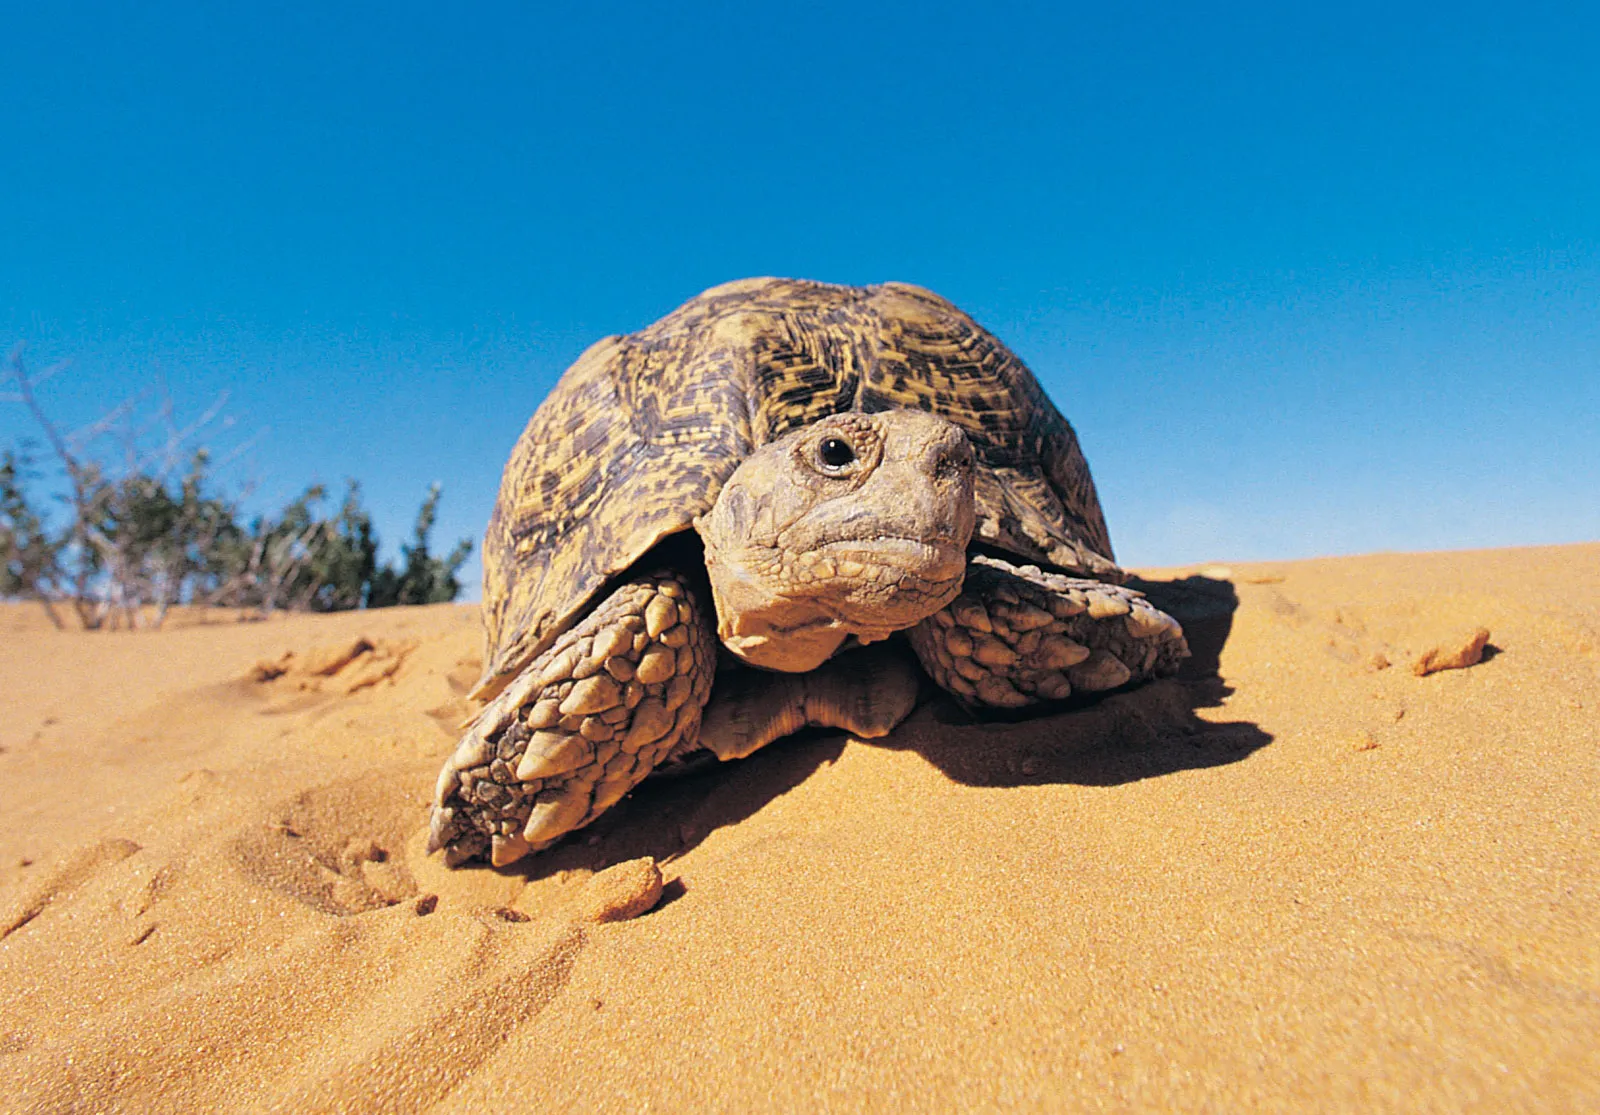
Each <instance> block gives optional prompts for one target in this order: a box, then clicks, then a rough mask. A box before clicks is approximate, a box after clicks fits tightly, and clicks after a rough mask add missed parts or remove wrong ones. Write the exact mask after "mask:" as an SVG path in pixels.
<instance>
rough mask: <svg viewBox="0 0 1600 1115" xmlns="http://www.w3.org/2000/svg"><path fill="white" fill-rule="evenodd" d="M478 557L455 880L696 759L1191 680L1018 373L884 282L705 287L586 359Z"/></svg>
mask: <svg viewBox="0 0 1600 1115" xmlns="http://www.w3.org/2000/svg"><path fill="white" fill-rule="evenodd" d="M483 554H484V580H483V622H484V629H485V636H486V653H485V657H484V667H483V674H482V677H481V679H480V681H479V683H478V686H477V688H476V690H475V691H474V695H475V696H476V697H478V698H480V699H484V700H487V701H488V704H487V705H486V706H485V707H484V708H483V710H482V712H481V713H480V714H479V715H478V716H477V717H476V718H475V719H474V720H472V721H471V722H470V724H469V725H468V726H467V728H466V730H465V734H464V735H463V737H462V739H461V742H460V744H459V745H458V747H457V748H456V750H455V752H454V753H453V754H452V755H451V756H450V758H449V759H448V760H447V761H446V763H445V765H444V769H443V770H442V771H441V772H440V775H439V780H438V783H437V786H436V787H435V795H434V802H433V812H432V820H431V825H430V832H429V843H428V848H429V851H430V852H431V851H437V850H440V849H443V850H444V852H445V856H446V862H447V863H449V864H450V865H451V866H455V865H458V864H460V863H463V862H465V861H467V860H470V859H473V858H477V857H483V856H487V857H488V858H489V859H490V860H491V862H492V863H493V864H494V865H496V866H503V865H506V864H509V863H512V862H514V861H516V860H517V859H519V858H521V857H522V856H524V855H526V854H528V853H530V852H534V851H538V850H541V849H543V848H546V847H548V846H549V845H551V844H552V843H554V842H555V841H557V840H558V839H560V838H561V837H562V836H563V835H565V834H566V833H568V832H570V831H572V830H574V829H577V828H581V827H583V826H584V825H587V824H589V823H590V822H591V821H593V820H594V819H595V818H596V817H598V816H599V815H600V814H601V813H602V812H603V811H605V810H606V809H607V808H609V807H610V806H611V805H613V804H615V803H616V802H617V801H618V800H619V799H621V798H622V797H623V796H624V795H625V794H627V793H628V792H629V791H630V790H632V789H633V788H634V786H636V785H637V784H638V783H639V782H640V781H641V780H642V779H643V778H645V776H646V775H648V774H650V773H651V772H652V771H653V770H655V769H656V768H658V767H663V766H664V767H665V768H671V767H674V766H677V765H679V764H681V763H682V762H684V761H685V757H686V756H689V755H690V753H692V752H700V751H703V752H708V753H709V754H710V755H714V756H715V757H716V758H718V759H722V760H727V759H734V758H740V757H743V756H745V755H748V754H750V753H751V752H753V751H755V750H756V749H757V748H759V747H762V746H764V745H765V744H767V743H769V742H771V741H772V740H774V739H777V738H780V737H782V736H785V735H788V734H790V733H792V732H794V731H797V730H799V729H801V728H804V727H807V726H819V727H826V728H839V729H844V730H845V731H848V732H850V733H853V734H856V735H858V736H862V737H867V738H872V737H878V736H882V735H885V734H887V733H888V732H889V731H891V730H892V729H893V728H894V727H895V726H896V725H897V724H898V723H899V722H900V721H901V720H903V719H904V718H905V717H906V716H908V715H909V714H910V712H911V711H912V709H913V708H914V706H915V704H916V701H917V699H918V692H919V686H922V685H923V684H924V680H923V679H924V676H925V677H926V678H928V679H931V681H932V682H933V683H934V684H935V685H937V686H938V687H940V688H942V689H943V690H945V691H946V692H948V693H949V694H950V695H951V696H952V697H953V698H954V699H955V700H956V701H957V702H959V703H960V704H962V705H963V706H965V707H966V708H968V709H969V710H972V711H973V712H975V713H979V714H981V713H984V712H986V711H994V712H997V713H1010V714H1023V715H1025V714H1026V712H1025V711H1024V710H1028V709H1030V708H1037V709H1044V708H1050V707H1054V706H1057V705H1059V704H1060V702H1062V701H1065V700H1067V699H1069V698H1072V697H1074V695H1085V694H1096V693H1102V692H1105V691H1107V690H1111V689H1116V688H1119V687H1122V686H1126V685H1130V684H1133V683H1136V682H1140V681H1143V680H1145V679H1148V678H1150V677H1153V676H1155V675H1160V674H1166V673H1170V672H1172V671H1173V670H1175V669H1176V667H1177V665H1178V664H1179V662H1180V661H1181V660H1182V658H1183V657H1184V656H1186V655H1187V654H1188V648H1187V646H1186V644H1185V642H1184V637H1183V632H1182V628H1181V627H1180V625H1179V624H1178V622H1177V621H1176V620H1174V619H1173V618H1171V617H1170V616H1168V615H1166V614H1165V613H1163V612H1161V611H1160V610H1158V609H1157V608H1156V607H1154V606H1153V605H1151V604H1150V603H1149V602H1148V601H1147V600H1146V599H1145V598H1144V597H1143V595H1142V594H1140V593H1138V592H1136V591H1134V590H1132V589H1131V588H1128V587H1127V586H1126V585H1125V581H1126V579H1127V578H1126V576H1125V574H1124V573H1123V572H1122V571H1121V570H1120V569H1119V568H1118V567H1117V565H1116V563H1115V561H1114V559H1113V556H1112V549H1111V539H1110V537H1109V535H1108V534H1107V531H1106V524H1105V517H1104V515H1103V514H1102V512H1101V509H1100V503H1099V498H1098V496H1097V495H1096V493H1095V487H1094V482H1093V480H1092V479H1091V477H1090V475H1089V468H1088V465H1087V463H1086V462H1085V461H1084V458H1083V453H1082V451H1081V450H1080V448H1079V445H1078V439H1077V436H1076V434H1074V432H1073V429H1072V427H1071V426H1070V425H1069V424H1068V422H1067V420H1066V419H1065V418H1063V417H1062V415H1061V413H1060V412H1059V411H1058V410H1057V409H1056V407H1055V406H1054V405H1053V404H1052V403H1051V401H1050V399H1049V398H1048V397H1047V396H1046V395H1045V392H1044V390H1043V389H1042V388H1041V387H1040V385H1039V383H1038V381H1037V380H1036V379H1035V378H1034V376H1033V374H1032V373H1031V372H1030V371H1029V370H1028V369H1027V368H1026V367H1025V366H1024V365H1023V363H1022V361H1020V360H1019V359H1018V358H1017V357H1016V356H1014V355H1013V354H1012V353H1011V352H1010V351H1009V350H1008V349H1007V348H1006V347H1005V345H1003V344H1002V343H1001V342H1000V341H999V340H998V339H997V338H995V337H994V336H993V335H992V334H990V333H989V332H987V331H986V330H984V329H983V328H982V327H981V326H979V325H978V324H977V323H976V322H974V321H973V320H972V319H971V318H970V317H968V316H967V315H966V314H964V313H963V312H961V311H960V310H959V309H957V308H956V307H955V306H953V305H952V304H951V303H949V302H947V301H945V300H944V299H943V298H940V297H939V296H938V295H936V294H933V293H932V292H930V291H927V290H924V289H922V288H920V287H916V286H911V285H909V284H905V283H883V284H881V285H876V286H865V287H850V286H835V285H830V284H826V283H818V282H807V281H798V280H785V279H749V280H744V281H740V282H733V283H727V284H724V285H722V286H718V287H714V288H712V289H711V290H708V291H706V292H705V293H704V294H701V295H700V296H699V297H697V298H693V299H691V300H690V301H689V302H687V303H685V304H684V305H683V306H681V307H679V308H678V309H677V310H674V311H673V312H672V313H670V314H668V315H667V316H666V317H664V318H662V319H661V320H660V321H658V322H656V323H655V324H653V325H650V326H648V327H647V328H645V329H642V330H640V331H639V332H637V333H632V334H629V335H627V336H614V337H607V338H605V339H603V340H601V341H599V342H597V343H596V344H594V345H593V346H592V347H590V348H589V349H588V350H587V351H585V352H584V353H583V354H582V355H581V356H580V357H579V358H578V360H577V362H576V363H575V364H573V365H572V367H571V368H569V369H568V370H567V371H566V373H565V374H564V375H563V376H562V377H561V379H560V381H559V382H558V383H557V384H556V386H555V388H554V389H553V390H552V391H551V393H550V395H549V397H548V398H546V399H545V401H544V403H543V404H542V405H541V406H540V407H539V408H538V409H537V411H536V412H535V413H534V415H533V417H532V419H531V420H530V421H529V422H528V425H527V428H526V429H525V430H524V432H523V434H522V437H521V439H520V440H519V441H518V442H517V444H516V447H515V448H514V449H513V450H512V453H511V459H510V461H509V462H508V464H507V465H506V469H505V474H504V477H503V479H502V481H501V485H500V493H499V499H498V501H497V502H496V504H495V508H494V512H493V514H492V516H491V518H490V522H489V527H488V531H487V534H486V536H485V539H484V550H483ZM901 632H903V633H904V635H903V636H897V637H895V638H892V639H891V638H890V637H891V636H896V633H901ZM907 648H909V652H910V653H908V652H907ZM913 654H914V655H915V658H914V659H913V658H912V657H911V656H912V655H913ZM916 662H920V667H921V668H920V670H919V669H918V667H917V665H916V664H915V663H916Z"/></svg>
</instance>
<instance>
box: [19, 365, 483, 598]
mask: <svg viewBox="0 0 1600 1115" xmlns="http://www.w3.org/2000/svg"><path fill="white" fill-rule="evenodd" d="M10 376H11V380H12V382H13V384H14V385H15V387H16V393H15V396H14V397H15V399H16V400H17V401H19V402H21V403H22V404H23V405H24V406H26V407H27V408H28V410H29V412H30V413H31V414H32V415H33V417H34V419H35V420H36V421H37V422H38V424H39V426H40V429H41V431H42V432H43V434H44V436H45V440H46V442H47V443H48V444H49V446H50V448H51V450H52V451H53V454H54V457H55V459H56V461H57V463H58V464H59V465H60V468H61V471H62V474H63V477H64V479H65V481H66V484H65V487H66V491H65V493H64V494H63V495H62V496H61V497H60V499H59V505H60V512H61V513H60V514H59V515H56V516H50V515H48V514H46V513H44V512H43V511H42V510H41V509H40V508H39V507H38V505H37V504H36V502H35V501H34V500H33V498H32V495H31V485H33V484H34V483H36V482H37V481H38V480H39V479H40V473H39V471H38V469H37V468H36V467H35V466H34V463H33V458H32V456H31V455H30V453H29V452H28V448H29V447H28V446H23V447H22V448H21V449H20V450H19V449H16V448H7V449H6V450H4V452H3V454H0V597H9V598H21V599H33V600H37V601H39V602H40V603H41V604H43V605H44V607H45V609H46V610H47V611H48V612H49V613H50V617H51V619H52V621H54V622H55V623H56V624H57V625H58V626H60V625H61V619H60V613H59V611H58V610H57V609H56V607H55V605H56V604H58V603H66V604H68V605H70V607H71V609H72V611H73V613H74V614H75V615H76V616H77V618H78V620H79V622H80V623H81V624H82V626H84V627H85V628H90V629H94V628H100V627H104V626H118V625H120V624H122V623H126V624H127V625H128V626H159V625H160V623H161V622H162V620H163V619H164V618H165V617H166V615H167V612H168V610H169V609H170V608H171V607H172V606H173V605H174V604H179V603H187V604H201V605H222V606H228V607H233V608H239V609H245V610H248V611H249V612H251V613H255V614H262V613H268V612H272V611H276V610H280V609H285V610H295V611H321V612H332V611H342V610H346V609H350V608H362V607H368V608H378V607H385V606H388V605H393V604H434V603H442V602H446V601H450V600H454V599H455V598H456V597H457V596H458V595H459V594H460V591H461V583H460V581H459V580H458V578H457V574H458V573H459V572H460V569H461V566H462V565H463V564H465V562H466V560H467V558H468V557H469V556H470V555H471V553H472V544H471V542H469V541H466V540H465V539H463V540H462V541H461V542H459V543H458V544H457V545H456V547H455V548H454V549H453V550H451V551H450V553H449V555H448V556H446V557H444V558H436V557H433V556H432V554H431V553H430V551H429V535H430V533H431V532H432V530H433V525H434V522H435V520H436V518H437V515H438V507H439V500H440V496H441V493H440V488H439V485H437V484H435V485H433V486H432V487H431V488H429V490H428V494H427V496H426V497H425V498H424V500H423V503H422V508H421V510H420V511H419V513H418V515H417V524H416V532H415V535H414V537H413V539H412V541H411V543H410V544H409V545H404V546H402V547H401V563H400V565H399V566H398V567H397V566H395V565H392V564H389V563H382V564H380V563H379V561H378V537H377V534H376V533H375V532H374V530H373V527H372V518H371V516H370V515H369V514H368V512H367V510H366V508H365V507H364V506H363V504H362V501H361V488H360V485H358V484H357V483H356V482H355V481H353V480H352V481H349V483H348V486H347V487H346V489H345V494H344V498H343V500H342V501H341V502H340V503H339V505H338V506H337V508H331V507H329V505H328V495H327V491H326V490H325V489H324V488H323V487H322V486H320V485H313V486H311V487H308V488H307V489H306V490H305V491H304V492H302V493H301V494H300V495H299V496H298V497H296V498H295V499H294V500H292V501H290V502H289V504H288V505H287V506H285V507H284V508H283V509H282V510H281V511H278V512H277V513H275V514H265V515H258V516H256V517H255V518H254V519H253V520H251V521H250V522H249V523H248V524H245V523H242V522H241V521H240V511H239V500H238V498H237V497H236V496H232V495H229V494H226V493H225V492H224V491H223V490H222V487H221V485H220V483H219V482H218V480H217V479H216V477H215V475H214V466H213V462H212V457H211V454H210V453H209V451H207V450H206V449H205V448H194V449H190V448H188V443H189V442H190V441H191V440H193V439H194V437H195V436H197V435H198V434H199V433H200V432H201V431H202V430H203V429H204V428H205V426H206V424H207V423H208V422H209V420H210V418H212V417H215V416H216V415H217V414H218V413H220V409H221V400H219V401H218V402H217V403H216V404H214V405H213V406H212V408H211V409H210V410H208V411H207V412H206V414H205V415H204V416H202V418H201V420H200V421H198V422H197V423H195V424H193V425H192V426H190V427H189V428H187V429H179V428H178V427H177V425H176V424H175V423H174V422H173V421H172V407H171V405H170V403H164V404H162V405H161V406H160V407H159V408H157V409H158V417H159V419H160V421H159V422H158V423H156V425H157V426H158V427H159V429H160V430H161V433H160V434H159V435H158V436H157V437H156V439H155V444H154V445H153V446H151V445H148V444H146V442H148V440H149V438H148V437H146V436H144V431H145V430H146V429H147V427H148V426H149V424H148V423H141V422H140V421H139V420H138V410H137V407H135V406H134V405H132V404H123V405H122V406H121V407H118V408H116V409H115V410H113V411H112V412H110V413H109V414H108V415H107V416H106V417H104V418H102V419H101V420H100V421H99V422H96V423H94V424H92V425H91V426H89V427H87V428H86V429H85V430H84V431H80V432H79V433H77V434H74V435H71V436H67V435H63V434H62V433H61V432H60V431H59V429H58V428H57V427H56V426H55V424H54V423H53V422H52V421H51V420H50V419H49V417H48V416H47V415H46V413H45V412H44V410H43V408H42V407H41V406H40V405H39V402H38V399H37V396H36V395H35V392H34V388H35V387H36V386H37V385H38V383H39V382H42V379H43V378H44V377H41V378H40V379H39V380H34V379H31V378H30V377H29V375H28V372H27V369H26V367H25V365H24V364H23V362H22V358H21V354H20V352H17V353H14V354H13V356H12V358H11V365H10ZM108 442H109V443H111V444H113V445H114V446H115V447H116V448H119V449H120V450H121V452H120V454H119V453H114V452H111V451H109V450H108V449H107V448H106V443H108ZM119 457H120V461H119V459H118V458H119ZM52 519H54V521H55V523H56V525H55V526H54V527H52V526H51V521H52Z"/></svg>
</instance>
